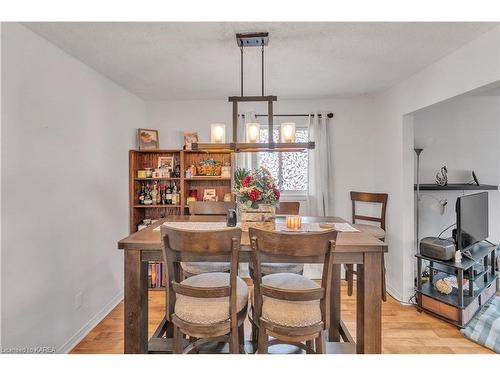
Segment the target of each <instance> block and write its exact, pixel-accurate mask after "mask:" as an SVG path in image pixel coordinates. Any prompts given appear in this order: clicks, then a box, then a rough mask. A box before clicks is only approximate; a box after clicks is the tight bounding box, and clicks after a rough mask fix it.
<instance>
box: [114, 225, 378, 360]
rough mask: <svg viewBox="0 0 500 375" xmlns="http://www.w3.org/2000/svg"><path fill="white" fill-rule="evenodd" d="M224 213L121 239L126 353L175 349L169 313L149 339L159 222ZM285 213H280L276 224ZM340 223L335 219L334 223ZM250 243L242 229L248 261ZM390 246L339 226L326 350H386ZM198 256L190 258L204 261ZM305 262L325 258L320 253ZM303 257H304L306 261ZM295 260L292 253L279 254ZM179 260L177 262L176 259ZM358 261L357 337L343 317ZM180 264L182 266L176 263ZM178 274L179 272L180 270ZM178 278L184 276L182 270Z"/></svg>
mask: <svg viewBox="0 0 500 375" xmlns="http://www.w3.org/2000/svg"><path fill="white" fill-rule="evenodd" d="M225 220H226V217H225V216H215V215H203V216H201V215H200V216H197V215H175V216H166V217H164V218H162V219H159V220H157V221H156V222H154V223H153V224H151V225H149V226H148V227H146V228H144V229H142V230H140V231H137V232H135V233H132V234H130V235H129V236H127V237H125V238H123V239H122V240H120V241H118V249H120V250H123V251H124V278H125V280H124V311H125V312H124V343H125V345H124V351H125V353H172V351H173V350H172V349H173V340H172V327H171V324H170V322H169V321H168V319H166V317H165V318H164V319H163V321H162V322H161V324H160V325H159V326H158V328H157V329H156V331H155V332H154V333H153V335H152V337H151V338H149V339H148V262H162V261H163V252H162V241H161V235H160V231H159V228H158V227H159V226H161V225H162V224H164V223H168V222H195V223H196V222H200V223H203V222H221V221H225ZM284 221H285V217H280V216H277V217H276V227H277V228H278V224H281V225H283V223H284ZM302 223H303V224H308V223H347V221H346V220H344V219H342V218H340V217H332V216H303V217H302ZM333 225H335V224H333ZM251 251H252V250H251V247H250V239H249V236H248V232H245V231H242V237H241V248H240V254H239V261H240V263H249V262H250V261H251V260H250V257H251ZM385 252H387V245H386V243H384V242H383V241H381V240H379V239H377V238H375V237H374V236H372V235H370V234H369V233H367V232H363V231H339V233H338V235H337V241H336V246H335V249H334V251H333V264H334V265H333V275H332V284H331V294H330V329H329V332H328V334H327V345H326V348H327V353H340V354H355V353H357V354H364V353H367V354H368V353H370V354H379V353H381V351H382V300H381V285H382V264H383V263H382V259H383V256H384V253H385ZM203 260H204V259H198V258H196V255H194V256H193V258H192V259H190V260H189V261H203ZM306 260H307V262H306V263H316V264H319V263H321V264H322V263H323V259H322V258H320V257H311V259H306ZM303 261H304V260H303V259H302V260H301V262H303ZM279 262H280V263H284V262H286V263H294V262H296V260H295V261H294V259H293V257H290V258H286V259H285V258H283V259H279ZM177 264H178V263H177ZM342 264H356V265H357V276H356V277H357V279H356V335H355V336H356V340H354V338H353V336H352V335H351V333H350V332H349V330H348V329H347V327H346V324H345V323H344V322H343V321H342V319H341V265H342ZM177 267H178V268H179V269H180V265H177ZM176 274H177V272H176ZM176 277H179V278H180V277H181V276H180V272H179V275H176Z"/></svg>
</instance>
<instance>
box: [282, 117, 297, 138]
mask: <svg viewBox="0 0 500 375" xmlns="http://www.w3.org/2000/svg"><path fill="white" fill-rule="evenodd" d="M281 142H284V143H293V142H295V122H284V123H282V124H281Z"/></svg>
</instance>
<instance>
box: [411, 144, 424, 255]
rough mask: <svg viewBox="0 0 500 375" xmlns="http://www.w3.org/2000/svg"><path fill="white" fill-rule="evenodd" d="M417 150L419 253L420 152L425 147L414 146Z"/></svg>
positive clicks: (417, 230)
mask: <svg viewBox="0 0 500 375" xmlns="http://www.w3.org/2000/svg"><path fill="white" fill-rule="evenodd" d="M413 150H414V151H415V154H417V209H416V213H417V215H416V216H417V219H416V220H417V226H416V241H415V243H416V246H417V254H418V253H419V249H418V236H419V208H418V206H419V203H420V154H421V153H422V151H424V149H423V148H414V149H413Z"/></svg>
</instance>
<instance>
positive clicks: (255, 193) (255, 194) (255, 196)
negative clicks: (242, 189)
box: [250, 188, 260, 202]
mask: <svg viewBox="0 0 500 375" xmlns="http://www.w3.org/2000/svg"><path fill="white" fill-rule="evenodd" d="M259 198H260V192H259V191H258V190H257V189H256V188H253V190H252V191H251V192H250V200H251V201H252V202H255V201H257V200H258V199H259Z"/></svg>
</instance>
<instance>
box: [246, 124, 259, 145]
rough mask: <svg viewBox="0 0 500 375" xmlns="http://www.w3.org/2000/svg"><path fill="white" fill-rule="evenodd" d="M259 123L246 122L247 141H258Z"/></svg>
mask: <svg viewBox="0 0 500 375" xmlns="http://www.w3.org/2000/svg"><path fill="white" fill-rule="evenodd" d="M259 132H260V124H259V123H257V122H248V123H247V124H246V139H247V142H248V143H257V142H258V141H259Z"/></svg>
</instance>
